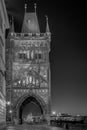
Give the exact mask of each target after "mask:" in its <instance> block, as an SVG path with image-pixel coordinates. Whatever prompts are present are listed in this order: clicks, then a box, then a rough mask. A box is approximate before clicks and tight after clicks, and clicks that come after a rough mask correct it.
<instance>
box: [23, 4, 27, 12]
mask: <svg viewBox="0 0 87 130" xmlns="http://www.w3.org/2000/svg"><path fill="white" fill-rule="evenodd" d="M24 8H25V13H26V12H27V4H25V6H24Z"/></svg>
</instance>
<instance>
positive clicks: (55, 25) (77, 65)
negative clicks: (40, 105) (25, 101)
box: [5, 0, 87, 115]
mask: <svg viewBox="0 0 87 130" xmlns="http://www.w3.org/2000/svg"><path fill="white" fill-rule="evenodd" d="M5 2H6V7H7V10H8V14H9V16H11V15H12V16H13V17H14V21H15V31H16V32H20V30H21V25H22V21H23V16H24V3H25V0H5ZM26 3H27V4H28V9H27V10H28V11H30V12H32V11H34V3H37V15H38V19H39V24H40V28H41V32H45V17H44V16H45V15H46V14H47V15H48V18H49V26H50V30H51V33H52V41H51V52H50V62H51V79H52V81H51V83H52V110H54V111H56V112H61V113H70V114H81V115H87V51H86V50H87V48H86V44H87V20H86V19H87V14H86V8H87V7H86V3H84V2H82V1H81V2H80V1H79V2H76V1H75V2H74V1H72V2H70V3H69V2H66V1H65V2H64V1H58V2H56V1H53V0H50V1H49V0H43V1H42V0H27V2H26Z"/></svg>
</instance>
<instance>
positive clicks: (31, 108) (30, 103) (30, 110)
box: [19, 96, 43, 124]
mask: <svg viewBox="0 0 87 130" xmlns="http://www.w3.org/2000/svg"><path fill="white" fill-rule="evenodd" d="M28 115H32V116H33V117H37V116H42V115H43V108H42V106H41V104H40V102H39V101H38V100H37V99H36V98H35V97H33V96H29V97H27V98H26V99H25V100H24V101H23V102H22V104H21V106H20V108H19V120H20V124H22V123H23V121H24V119H26V118H27V116H28Z"/></svg>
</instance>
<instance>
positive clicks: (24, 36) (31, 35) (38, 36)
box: [11, 32, 51, 40]
mask: <svg viewBox="0 0 87 130" xmlns="http://www.w3.org/2000/svg"><path fill="white" fill-rule="evenodd" d="M11 37H14V38H17V39H20V38H22V39H38V40H41V39H49V40H50V39H51V33H15V32H11Z"/></svg>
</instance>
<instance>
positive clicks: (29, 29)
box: [22, 12, 40, 33]
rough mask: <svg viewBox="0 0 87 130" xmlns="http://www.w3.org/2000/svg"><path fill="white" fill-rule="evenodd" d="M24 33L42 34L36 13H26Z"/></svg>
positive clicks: (23, 26)
mask: <svg viewBox="0 0 87 130" xmlns="http://www.w3.org/2000/svg"><path fill="white" fill-rule="evenodd" d="M22 33H40V28H39V24H38V19H37V15H36V12H33V13H25V16H24V20H23V25H22Z"/></svg>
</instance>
